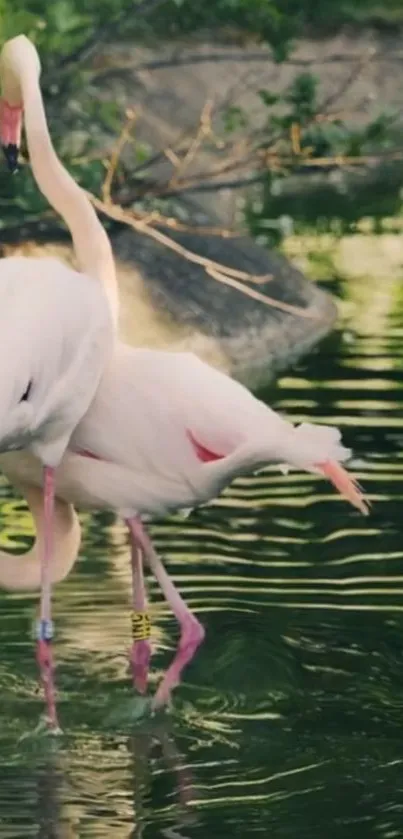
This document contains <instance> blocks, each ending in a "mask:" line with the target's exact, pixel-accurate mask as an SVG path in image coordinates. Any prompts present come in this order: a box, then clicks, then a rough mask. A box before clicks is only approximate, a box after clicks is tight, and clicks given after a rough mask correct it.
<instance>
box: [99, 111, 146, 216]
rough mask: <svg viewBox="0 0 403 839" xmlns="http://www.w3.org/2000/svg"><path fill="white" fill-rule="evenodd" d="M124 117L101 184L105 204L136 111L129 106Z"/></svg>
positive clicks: (109, 195)
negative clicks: (123, 122)
mask: <svg viewBox="0 0 403 839" xmlns="http://www.w3.org/2000/svg"><path fill="white" fill-rule="evenodd" d="M126 117H127V119H126V122H125V124H124V126H123V128H122V131H121V132H120V135H119V137H118V140H117V142H116V144H115V147H114V149H113V151H112V154H111V156H110V160H109V165H108V168H107V171H106V175H105V179H104V182H103V185H102V197H103V200H104V201H105V203H106V204H107V203H108V201H110V200H111V188H112V182H113V179H114V177H115V172H116V168H117V166H118V163H119V159H120V156H121V154H122V151H123V149H124V147H125V145H126V143H127V141H128V139H129V136H130V132H131V130H132V128H133V125H134V122H135V120H136V118H137V114H136V111H134V110H133V109H131V108H128V109H127V111H126Z"/></svg>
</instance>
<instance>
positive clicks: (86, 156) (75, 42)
mask: <svg viewBox="0 0 403 839" xmlns="http://www.w3.org/2000/svg"><path fill="white" fill-rule="evenodd" d="M140 3H141V0H52V2H48V0H20V2H18V3H16V2H14V0H0V42H2V41H4V40H6V39H8V38H10V37H12V36H14V35H16V34H19V33H21V32H24V33H25V34H26V35H28V36H29V37H30V38H31V39H32V40H33V41H34V42H35V43H36V45H37V47H38V49H39V51H40V55H41V61H42V66H43V70H44V73H43V84H44V89H45V94H46V95H47V97H49V92H50V91H51V90H52V88H54V89H56V94H54V93H53V99H54V103H55V106H56V108H57V112H58V114H60V115H61V117H62V118H61V119H60V120H59V122H56V121H53V122H52V136H53V139H54V142H55V146H56V148H57V149H58V150H59V152H60V151H61V156H62V157H63V158H64V160H65V162H66V165H67V166H68V167H69V168H70V170H71V171H72V173H73V174H74V176H75V177H76V178H77V180H78V181H79V182H80V183H81V184H82V185H83V186H84V187H86V188H89V189H92V190H94V191H97V190H99V188H100V185H101V183H102V180H103V177H104V171H105V170H104V164H103V163H102V161H100V160H99V159H97V155H96V138H94V135H93V128H94V126H96V127H99V128H100V129H101V130H102V131H108V132H109V133H110V134H111V135H116V134H118V133H119V131H120V129H121V126H122V122H123V118H124V115H123V114H122V113H121V109H120V107H119V106H118V105H117V103H115V102H100V101H99V100H98V99H96V100H92V99H91V98H90V96H88V97H87V98H85V99H84V97H83V96H81V97H80V102H81V106H82V107H81V110H80V112H79V113H75V114H74V117H73V125H72V126H71V127H72V128H73V129H74V130H78V131H80V132H81V133H82V134H84V137H85V134H87V139H85V138H84V140H83V142H82V145H81V148H80V160H78V159H74V157H73V156H72V153H70V154H67V153H66V151H65V149H66V148H67V146H66V143H65V139H66V138H65V137H64V136H63V132H64V124H65V123H64V121H63V112H62V104H63V102H65V101H66V99H67V98H68V97H69V96H70V98H71V97H72V96H73V94H74V92H75V91H77V90H79V88H80V87H81V86H82V84H83V74H82V68H81V66H80V62H79V61H73V62H72V63H71V67H70V68H69V70H68V72H65V71H64V69H63V67H64V61H65V59H68V58H69V57H71V56H72V55H75V53H76V51H77V50H80V48H81V47H83V45H85V44H87V43H88V41H89V40H91V39H92V38H94V37H95V40H96V39H97V37H104V36H105V37H106V38H108V37H113V38H115V39H117V40H124V39H126V38H127V39H131V40H132V41H133V40H135V39H136V38H137V39H139V40H140V41H141V40H144V39H150V38H153V39H158V38H161V39H164V40H165V41H166V40H167V38H170V37H176V36H181V35H190V34H193V35H198V34H201V33H202V32H203V30H208V32H209V33H210V37H211V38H212V39H214V35H215V33H219V35H218V36H219V37H220V38H222V37H224V38H227V39H229V40H231V42H233V43H234V42H239V43H242V40H243V39H249V38H252V39H254V40H256V41H266V42H268V43H269V44H271V46H272V49H273V52H274V55H275V57H276V58H277V59H278V60H279V61H280V60H282V59H284V57H285V56H286V55H287V53H288V51H289V50H290V48H291V46H292V39H293V38H296V37H298V36H300V35H301V34H302V32H303V31H304V29H305V31H306V30H307V29H308V30H309V31H313V32H314V33H318V32H322V31H327V32H330V31H336V30H337V28H338V27H340V26H342V25H344V24H346V23H350V24H354V23H359V24H362V23H378V24H380V25H384V24H389V23H390V24H395V25H396V24H399V23H402V22H403V2H402V0H383V2H382V4H380V3H379V0H203V2H201V0H197V2H195V0H162V2H161V4H160V5H159V6H158V8H157V9H156V10H155V11H154V12H153V13H152V14H151V15H150V17H149V18H147V16H146V15H144V8H145V4H144V0H143V2H142V3H141V5H142V14H141V16H137V15H136V7H137V6H138V5H139V4H140ZM60 89H61V90H62V91H63V93H64V97H65V98H64V100H63V102H62V104H61V100H60V99H57V96H59V95H60ZM58 91H59V92H58ZM66 94H67V95H66ZM258 95H259V98H260V100H261V102H262V103H263V104H264V105H265V108H266V114H265V118H264V124H263V126H262V130H261V131H260V132H259V134H258V135H257V137H256V149H255V150H256V151H257V152H258V153H259V154H260V155H261V156H260V158H259V161H260V162H259V170H260V171H261V170H262V163H261V161H262V159H264V155H265V153H266V152H267V153H269V152H270V150H271V149H272V148H273V147H274V145H276V148H277V147H279V150H280V151H279V155H280V157H281V165H280V167H279V171H276V174H273V173H272V171H271V170H270V163H269V162H267V163H266V166H267V167H268V170H267V171H266V172H264V171H263V172H262V186H261V187H260V188H257V196H256V193H255V194H254V196H253V200H251V202H250V204H249V205H248V208H247V217H248V220H249V222H250V224H251V226H252V228H253V230H254V231H255V232H256V233H257V234H258V235H262V236H266V237H268V240H270V241H272V238H273V236H274V237H277V238H278V237H281V235H282V232H281V231H282V230H284V229H285V227H284V224H283V223H277V222H275V221H272V218H274V216H273V213H274V210H276V212H277V211H278V212H279V213H280V215H281V214H282V216H283V220H284V219H286V218H287V216H288V210H286V209H285V208H284V207H282V208H280V207H278V206H277V205H275V203H273V200H274V195H273V189H277V190H278V188H279V184H281V183H282V181H283V179H284V178H285V176H287V175H288V174H290V172H292V173H297V174H309V172H310V170H309V165H308V164H309V159H310V158H329V166H330V161H331V159H332V158H334V157H335V156H337V155H338V156H340V155H342V156H347V157H360V156H365V155H368V154H371V153H373V152H374V151H375V152H376V153H379V152H380V151H381V152H382V151H387V150H389V149H391V148H393V146H394V143H395V124H396V115H394V114H392V113H385V114H383V115H381V116H380V117H378V118H377V119H376V120H374V121H372V122H370V123H369V124H367V125H363V126H362V127H360V128H359V129H354V130H352V129H351V127H349V125H348V123H347V122H345V121H343V120H341V119H336V118H334V117H333V116H330V117H329V118H322V117H323V114H322V113H321V111H322V110H323V102H321V98H320V84H319V80H318V78H316V77H315V76H313V75H312V74H310V73H300V74H298V75H297V76H296V78H295V80H294V81H293V83H292V84H291V85H290V87H289V89H288V90H287V91H286V92H285V94H283V95H282V96H281V97H280V96H279V94H278V93H275V92H273V91H271V90H261V91H259V94H258ZM49 102H50V104H51V103H52V99H49V98H48V103H49ZM222 116H223V128H224V134H225V139H226V141H228V140H229V139H230V137H231V134H232V133H233V132H237V131H246V130H247V128H248V121H247V115H246V113H245V111H244V110H243V109H242V108H240V107H238V106H236V105H231V106H230V107H228V108H227V110H226V112H225V113H224V114H223V115H222ZM70 125H71V116H70V118H69V129H70ZM293 132H294V133H293ZM69 133H70V130H69ZM296 136H297V144H296V139H295V138H296ZM152 151H153V150H150V149H148V148H147V147H146V146H144V145H143V144H140V143H137V142H133V144H132V145H131V147H130V149H129V150H128V155H129V156H130V157H131V160H132V162H133V161H134V164H135V166H136V165H138V166H139V167H143V168H142V174H141V177H145V173H146V174H147V175H148V174H149V173H150V172H151V177H152V170H147V167H146V165H144V164H146V161H147V158H148V157H149V156H150V155H152ZM268 160H269V158H268V157H267V161H268ZM263 165H264V164H263ZM118 174H119V173H118ZM120 177H122V173H120ZM17 184H18V189H17ZM144 198H145V199H147V196H146V195H144ZM280 203H281V202H280ZM319 204H320V202H319ZM257 206H259V207H260V209H259V210H258V209H256V208H257ZM318 206H319V205H318ZM45 207H46V204H45V202H44V201H43V200H42V198H41V196H40V195H39V194H38V191H37V190H36V188H35V185H34V183H33V181H32V178H31V175H30V172H29V170H28V167H25V168H23V170H22V171H21V172H20V174H19V176H18V179H17V180H15V179H12V178H10V177H9V176H8V175H7V173H6V172H5V171H4V170H2V169H1V167H0V213H1V214H2V215H3V216H4V218H5V217H7V223H10V222H11V223H13V221H14V220H18V219H20V218H21V215H23V216H24V218H25V217H27V216H31V217H32V216H36V215H37V214H39V213H40V212H42V211H43V209H44V208H45ZM293 215H294V214H293ZM270 237H271V238H270Z"/></svg>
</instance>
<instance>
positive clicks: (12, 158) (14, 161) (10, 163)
mask: <svg viewBox="0 0 403 839" xmlns="http://www.w3.org/2000/svg"><path fill="white" fill-rule="evenodd" d="M2 148H3V154H4V157H5V158H6V163H7V167H8V169H9V171H10V172H12V173H14V172H16V170H17V169H18V146H16V145H14V143H9V144H8V146H2Z"/></svg>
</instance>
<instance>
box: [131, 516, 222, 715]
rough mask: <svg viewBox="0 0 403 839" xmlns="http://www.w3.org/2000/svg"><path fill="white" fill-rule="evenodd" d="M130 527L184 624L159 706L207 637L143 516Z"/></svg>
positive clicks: (162, 685)
mask: <svg viewBox="0 0 403 839" xmlns="http://www.w3.org/2000/svg"><path fill="white" fill-rule="evenodd" d="M130 529H131V532H132V536H133V539H135V540H136V542H137V544H138V545H139V547H141V549H142V551H143V552H144V554H145V556H146V558H147V562H148V564H149V566H150V568H151V570H152V572H153V574H154V576H155V578H156V579H157V580H158V582H159V584H160V586H161V589H162V591H163V593H164V595H165V598H166V600H167V601H168V603H169V605H170V606H171V609H172V611H173V613H174V615H175V617H176V618H177V619H178V621H179V624H180V627H181V637H180V641H179V646H178V649H177V651H176V655H175V658H174V660H173V662H172V664H171V665H170V667H169V668H168V670H167V671H166V673H165V675H164V677H163V679H162V682H161V683H160V685H159V687H158V690H157V693H156V695H155V697H154V700H153V706H154V708H159V707H160V706H162V705H165V704H166V702H168V700H169V698H170V695H171V691H172V690H173V688H174V687H175V686H176V685H177V684H179V681H180V678H181V675H182V671H183V670H184V668H185V667H186V665H187V664H188V663H189V662H190V661H191V660H192V658H193V656H194V655H195V652H196V650H197V648H198V646H199V645H200V644H201V642H202V641H203V638H204V635H205V632H204V629H203V627H202V625H201V624H200V623H199V621H198V620H197V618H196V617H195V616H194V615H193V614H192V612H191V611H190V610H189V609H188V607H187V606H186V603H185V601H184V600H182V597H181V596H180V594H179V591H178V590H177V588H176V587H175V586H174V584H173V582H172V580H171V578H170V576H169V574H168V573H167V571H166V570H165V568H164V566H163V564H162V562H161V560H160V559H159V557H158V556H157V554H156V552H155V550H154V548H153V545H152V542H151V539H150V538H149V536H148V535H147V533H146V531H145V529H144V527H143V524H142V522H141V519H139V518H133V519H131V520H130Z"/></svg>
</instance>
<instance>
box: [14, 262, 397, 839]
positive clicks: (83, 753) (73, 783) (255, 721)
mask: <svg viewBox="0 0 403 839" xmlns="http://www.w3.org/2000/svg"><path fill="white" fill-rule="evenodd" d="M337 282H338V288H337V291H338V293H339V294H340V296H341V297H342V299H343V300H344V303H343V306H344V310H345V313H346V321H345V324H344V330H341V331H340V332H338V333H337V334H335V335H333V336H332V337H331V338H330V339H329V340H328V342H327V343H326V344H324V345H322V347H321V349H320V351H319V352H317V353H315V354H314V355H313V356H312V357H311V358H310V359H308V360H307V361H306V362H304V363H303V364H302V365H300V366H299V367H298V368H297V369H293V370H292V371H289V373H288V374H287V375H286V376H284V377H283V379H282V380H281V381H280V382H279V383H278V385H276V387H275V388H273V390H272V392H271V393H269V392H268V393H267V394H265V395H264V398H267V399H270V401H271V404H272V405H273V406H274V407H275V408H276V409H278V410H279V411H281V412H284V413H286V414H287V415H288V416H290V417H291V418H292V419H293V420H294V421H296V422H297V421H301V420H316V421H321V422H326V423H334V424H337V425H340V426H341V427H342V428H343V432H344V436H345V440H346V444H347V445H349V446H351V448H352V449H353V452H354V459H353V463H352V465H353V469H354V472H355V474H356V475H357V477H358V479H359V481H360V482H361V483H362V484H363V486H364V487H365V490H366V491H367V493H368V495H369V498H370V499H371V501H372V502H373V508H372V514H371V516H370V517H369V518H368V519H366V520H365V519H363V518H362V517H361V516H360V515H359V514H358V513H357V512H356V511H355V510H353V509H351V508H349V507H348V505H347V504H346V503H345V502H344V501H343V500H342V499H339V498H337V497H336V495H335V493H334V492H333V490H332V488H331V487H329V486H328V485H327V484H326V483H325V482H324V481H322V480H320V479H319V478H317V477H316V476H313V475H302V474H300V473H297V472H291V473H290V474H289V475H287V476H284V475H281V474H279V472H278V471H276V470H275V469H274V468H271V469H268V470H267V471H266V472H265V473H261V474H259V475H257V476H256V477H254V478H251V479H247V478H243V479H241V480H239V481H238V482H237V483H236V484H235V485H234V486H233V487H232V488H231V489H230V490H229V491H227V492H226V493H225V494H224V495H223V497H222V498H220V499H219V500H218V501H217V502H216V503H214V504H212V505H209V506H207V507H205V508H201V509H199V510H197V511H194V512H193V513H192V514H191V516H190V517H189V518H188V519H187V520H185V521H183V520H181V519H180V518H179V517H173V518H172V519H170V520H165V521H161V522H156V523H155V524H154V526H153V528H152V532H153V536H154V539H155V544H156V546H157V548H158V550H159V551H160V553H161V554H162V555H163V556H164V557H165V559H166V564H167V567H168V568H169V571H170V572H171V574H172V575H173V577H174V579H175V581H176V583H177V584H178V586H179V587H180V590H181V592H182V594H183V595H184V597H185V598H186V599H187V601H188V603H189V604H190V605H191V607H192V608H193V609H195V610H196V611H197V613H198V614H199V615H200V617H201V620H202V621H203V623H204V624H205V626H206V629H207V637H206V642H205V644H204V646H203V647H202V649H201V650H200V652H199V654H198V656H197V657H196V658H195V660H194V662H193V664H192V665H191V667H190V668H189V670H188V671H187V673H186V679H185V683H184V684H183V685H182V687H181V688H180V689H179V690H178V691H177V693H176V695H175V701H174V704H173V707H172V709H171V711H170V712H169V713H168V714H166V715H161V716H160V717H159V718H157V717H156V718H155V719H153V720H148V721H147V720H145V721H143V722H142V723H139V724H137V725H134V724H133V723H132V722H131V721H130V717H129V716H128V712H127V708H128V707H129V708H130V707H131V706H132V705H133V703H134V700H132V701H131V698H132V691H131V687H130V684H129V681H128V678H127V664H126V650H127V647H128V644H129V637H130V635H129V629H130V625H129V609H128V603H129V585H130V576H129V567H128V550H127V548H126V547H125V544H124V531H123V529H122V527H121V526H120V525H119V524H116V523H114V522H113V520H112V517H111V516H107V515H97V516H94V517H93V518H90V517H88V516H86V518H85V519H84V520H83V521H84V523H85V539H84V543H83V551H82V557H81V560H80V562H79V563H78V565H77V567H76V569H75V570H74V572H73V573H72V575H71V576H70V578H69V579H68V580H67V581H66V582H65V583H63V584H62V585H60V586H59V587H58V590H57V592H56V595H55V618H56V625H57V629H58V634H57V643H56V651H57V660H58V663H59V667H58V672H57V680H58V687H59V691H60V715H61V718H62V721H63V727H64V731H65V734H64V737H63V738H62V739H61V741H60V742H56V743H50V744H49V743H47V744H46V743H45V744H44V743H42V742H38V740H36V739H35V738H33V737H30V736H29V735H30V733H31V732H32V731H33V729H34V728H35V725H36V724H37V721H38V718H39V715H40V712H41V707H42V706H41V701H40V696H38V689H37V680H36V668H35V662H34V657H33V649H32V640H31V638H30V630H31V625H32V620H33V617H34V614H35V598H32V596H30V595H29V596H28V595H25V596H16V595H13V596H8V595H4V594H1V611H0V630H1V637H2V640H3V643H2V658H1V662H0V684H1V692H2V714H1V724H2V725H1V730H0V747H1V753H2V762H1V766H2V771H1V775H0V779H1V783H0V835H1V837H5V838H6V839H7V837H10V839H11V837H13V838H14V837H31V836H32V837H39V836H40V837H69V839H70V838H71V839H72V837H80V839H82V837H97V838H99V839H102V837H104V836H105V837H110V836H113V837H117V838H118V839H119V837H122V839H123V837H125V839H129V837H142V839H148V837H166V839H192V838H193V837H194V838H195V839H197V837H200V839H208V837H210V836H211V837H224V836H231V837H236V838H238V837H239V839H241V837H242V839H243V837H245V836H247V835H257V834H259V835H263V836H272V837H273V839H274V837H276V839H277V837H295V836H298V837H301V836H302V837H315V839H322V837H324V836H326V837H329V836H330V837H348V839H355V837H360V839H366V837H369V836H370V835H371V836H376V837H384V839H388V837H389V839H392V837H398V836H403V828H402V811H403V799H402V794H401V788H402V782H403V759H402V749H401V725H402V718H403V658H402V648H403V614H402V613H403V538H402V535H403V445H402V441H403V377H402V372H403V295H402V294H401V293H398V291H397V289H396V282H395V281H393V283H391V284H390V286H388V285H387V284H386V286H385V287H384V288H383V293H382V294H381V293H379V294H377V295H374V294H373V293H372V292H371V290H370V289H369V290H368V286H367V287H365V284H364V281H363V279H362V278H360V277H358V278H357V279H354V280H353V279H351V278H350V279H349V280H348V281H347V280H346V281H345V282H344V283H341V281H340V279H338V281H337ZM399 283H401V280H399ZM365 288H367V293H364V292H365ZM358 310H359V316H357V318H356V317H355V314H356V313H357V311H358ZM351 317H353V318H354V322H353V323H354V330H356V331H354V332H353V331H352V322H351V321H349V318H351ZM1 492H2V497H3V502H2V505H1V507H0V516H1V547H2V548H9V547H10V546H13V547H18V548H19V549H21V547H22V546H24V545H28V544H29V541H30V538H31V536H32V524H31V521H30V518H29V516H28V515H27V514H26V512H25V511H24V508H23V505H22V504H21V503H20V502H19V501H17V500H15V499H12V498H11V497H10V493H9V490H8V488H7V487H6V485H5V483H4V484H2V486H1ZM16 561H18V560H16ZM149 594H150V599H151V601H152V616H153V625H154V629H153V641H154V646H155V654H154V657H153V668H152V671H153V672H152V688H153V689H154V687H155V684H156V681H157V680H158V678H159V677H160V675H161V672H162V670H163V668H165V667H166V665H167V662H168V661H169V658H170V657H171V656H172V654H173V650H174V647H175V644H176V641H177V638H178V632H177V627H176V625H175V621H174V620H173V618H172V616H171V614H170V613H169V611H168V610H167V608H166V606H165V604H164V603H163V601H162V599H161V596H160V593H159V591H158V589H157V586H156V584H155V583H154V582H153V581H152V580H150V581H149Z"/></svg>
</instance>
